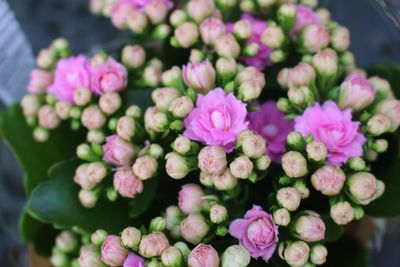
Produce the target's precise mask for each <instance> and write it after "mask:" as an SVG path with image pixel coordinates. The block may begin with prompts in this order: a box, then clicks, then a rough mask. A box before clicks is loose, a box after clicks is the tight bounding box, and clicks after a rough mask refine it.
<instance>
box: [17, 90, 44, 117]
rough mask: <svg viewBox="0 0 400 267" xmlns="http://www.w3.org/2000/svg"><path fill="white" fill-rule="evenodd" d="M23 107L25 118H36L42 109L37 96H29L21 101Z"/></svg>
mask: <svg viewBox="0 0 400 267" xmlns="http://www.w3.org/2000/svg"><path fill="white" fill-rule="evenodd" d="M21 107H22V111H23V113H24V115H25V117H31V116H35V115H36V114H37V112H38V111H39V108H40V101H39V98H38V96H37V95H34V94H28V95H25V96H24V97H23V98H22V100H21Z"/></svg>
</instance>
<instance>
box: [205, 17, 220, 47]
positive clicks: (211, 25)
mask: <svg viewBox="0 0 400 267" xmlns="http://www.w3.org/2000/svg"><path fill="white" fill-rule="evenodd" d="M225 33H226V26H225V24H224V23H223V22H222V21H221V20H220V19H217V18H208V19H206V20H205V21H203V23H202V24H201V25H200V35H201V39H202V40H203V42H204V43H205V44H208V45H211V44H213V43H214V42H215V41H216V40H218V38H219V37H221V36H222V35H224V34H225Z"/></svg>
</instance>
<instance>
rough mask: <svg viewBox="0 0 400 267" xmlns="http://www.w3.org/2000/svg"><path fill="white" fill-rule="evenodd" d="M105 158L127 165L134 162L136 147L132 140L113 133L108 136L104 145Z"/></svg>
mask: <svg viewBox="0 0 400 267" xmlns="http://www.w3.org/2000/svg"><path fill="white" fill-rule="evenodd" d="M103 153H104V156H103V160H104V161H105V162H108V163H111V164H114V165H117V166H127V165H129V164H131V163H132V160H133V157H134V156H135V148H134V147H133V145H132V144H131V143H130V142H127V141H125V140H124V139H122V138H121V137H119V136H118V135H111V136H108V137H107V138H106V143H105V144H104V145H103Z"/></svg>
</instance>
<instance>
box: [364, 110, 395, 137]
mask: <svg viewBox="0 0 400 267" xmlns="http://www.w3.org/2000/svg"><path fill="white" fill-rule="evenodd" d="M390 126H391V121H390V119H389V118H388V117H386V116H384V115H382V114H376V115H374V116H372V117H371V118H370V119H369V120H368V122H367V129H368V132H369V133H371V134H372V135H375V136H378V135H381V134H383V133H385V132H387V131H389V129H390Z"/></svg>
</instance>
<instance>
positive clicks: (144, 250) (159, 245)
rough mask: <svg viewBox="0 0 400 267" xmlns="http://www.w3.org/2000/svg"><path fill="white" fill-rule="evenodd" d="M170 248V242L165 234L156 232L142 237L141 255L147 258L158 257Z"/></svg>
mask: <svg viewBox="0 0 400 267" xmlns="http://www.w3.org/2000/svg"><path fill="white" fill-rule="evenodd" d="M168 247H169V242H168V239H167V238H166V237H165V234H163V233H160V232H155V233H152V234H149V235H146V236H143V237H142V240H141V241H140V245H139V253H140V255H142V256H143V257H145V258H152V257H158V256H161V254H162V253H163V252H164V250H166V249H167V248H168Z"/></svg>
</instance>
